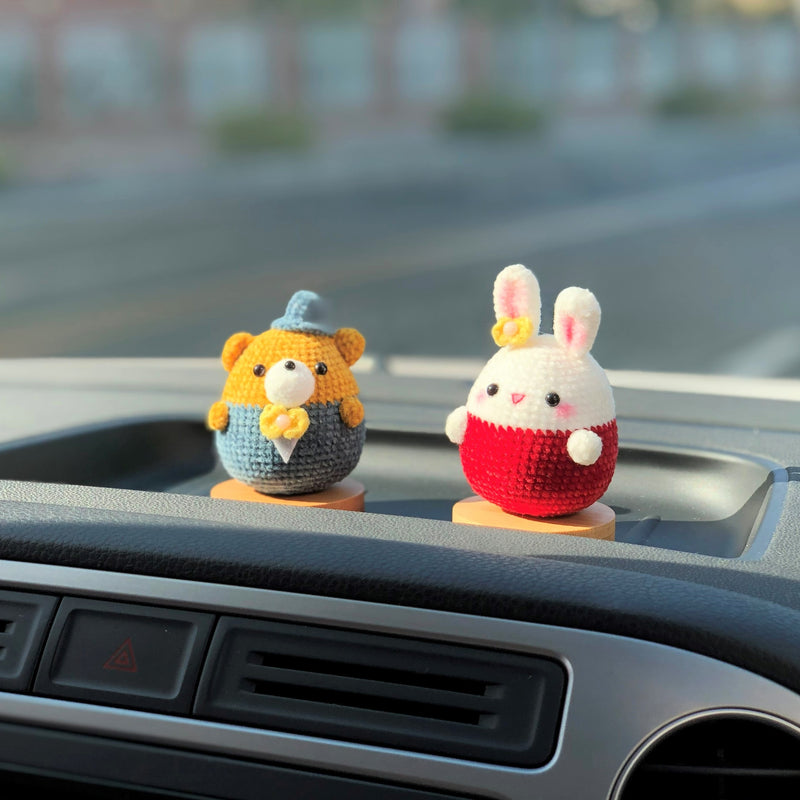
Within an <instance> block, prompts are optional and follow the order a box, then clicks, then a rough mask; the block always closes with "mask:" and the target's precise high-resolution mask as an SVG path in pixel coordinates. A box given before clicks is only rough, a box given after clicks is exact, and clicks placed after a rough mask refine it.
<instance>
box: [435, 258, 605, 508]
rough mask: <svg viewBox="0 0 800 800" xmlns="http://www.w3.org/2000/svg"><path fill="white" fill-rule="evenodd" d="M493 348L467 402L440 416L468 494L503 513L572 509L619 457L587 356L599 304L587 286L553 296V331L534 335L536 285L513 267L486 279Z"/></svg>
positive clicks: (600, 487)
mask: <svg viewBox="0 0 800 800" xmlns="http://www.w3.org/2000/svg"><path fill="white" fill-rule="evenodd" d="M494 310H495V316H496V318H497V323H496V324H495V326H494V327H493V328H492V336H493V338H494V340H495V343H496V344H497V345H498V346H499V347H501V349H500V351H499V352H498V353H496V354H495V355H494V356H493V357H492V358H491V359H489V361H488V362H487V364H486V366H485V367H484V368H483V370H482V371H481V373H480V375H479V376H478V378H477V380H476V381H475V383H474V385H473V386H472V389H471V390H470V392H469V396H468V398H467V404H466V405H465V406H461V407H460V408H457V409H456V410H455V411H453V412H452V413H451V414H450V415H449V416H448V418H447V423H446V426H445V431H446V433H447V436H448V438H449V439H450V441H452V442H453V443H454V444H458V445H459V449H460V455H461V464H462V467H463V469H464V475H465V477H466V478H467V481H468V482H469V484H470V486H471V487H472V488H473V489H474V491H475V492H476V493H477V494H479V495H480V496H481V497H483V498H484V499H485V500H488V501H489V502H490V503H494V504H495V505H497V506H499V507H500V508H501V509H503V511H507V512H509V513H512V514H520V515H524V516H531V517H555V516H561V515H564V514H572V513H574V512H577V511H580V510H581V509H584V508H587V507H588V506H590V505H591V504H592V503H594V502H595V501H596V500H597V499H598V498H599V497H600V496H601V495H602V494H603V493H604V492H605V491H606V489H607V488H608V485H609V483H610V482H611V478H612V476H613V474H614V467H615V465H616V460H617V423H616V418H615V417H616V415H615V411H614V397H613V394H612V392H611V386H610V384H609V382H608V378H607V377H606V374H605V372H604V371H603V369H602V368H601V367H600V365H599V364H598V363H597V362H596V361H595V360H594V358H593V357H592V356H591V355H590V354H589V350H590V349H591V347H592V344H593V343H594V340H595V336H596V335H597V330H598V328H599V326H600V305H599V304H598V302H597V299H596V298H595V296H594V295H593V294H592V293H591V292H590V291H588V290H587V289H580V288H578V287H577V286H572V287H569V288H568V289H564V290H563V291H562V292H561V293H560V294H559V295H558V298H557V299H556V303H555V313H554V324H553V330H554V333H553V335H549V334H540V333H539V323H540V319H541V301H540V295H539V283H538V281H537V280H536V277H535V276H534V275H533V273H532V272H531V271H530V270H528V269H526V268H525V267H523V266H522V265H521V264H515V265H513V266H510V267H506V268H505V269H504V270H503V271H502V272H500V274H499V275H498V276H497V279H496V280H495V284H494Z"/></svg>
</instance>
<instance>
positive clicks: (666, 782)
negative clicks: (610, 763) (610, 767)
mask: <svg viewBox="0 0 800 800" xmlns="http://www.w3.org/2000/svg"><path fill="white" fill-rule="evenodd" d="M615 797H616V798H617V800H658V799H659V798H670V800H676V799H677V800H680V798H693V797H698V798H703V800H740V799H741V800H744V799H745V798H746V800H754V798H762V797H763V798H769V800H783V798H792V800H797V798H800V733H798V731H797V730H796V729H795V728H793V727H792V726H790V725H788V724H787V723H784V722H783V721H781V720H778V719H774V718H772V717H769V716H767V715H762V714H747V712H742V713H740V714H737V713H734V712H731V713H726V714H724V715H714V716H704V717H701V718H697V717H696V718H694V719H691V720H689V721H687V722H685V723H683V724H680V725H678V726H677V727H675V728H673V729H671V730H669V731H668V732H667V733H666V734H665V735H663V736H660V737H658V738H657V739H656V740H655V741H653V742H651V743H649V744H648V745H646V746H645V747H644V748H643V749H642V750H641V751H640V752H639V753H638V754H637V755H636V757H635V758H634V760H633V761H632V763H631V765H630V766H629V767H628V769H627V770H626V773H625V774H624V775H623V778H622V781H621V784H620V791H618V793H617V794H616V795H615Z"/></svg>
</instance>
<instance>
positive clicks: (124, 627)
mask: <svg viewBox="0 0 800 800" xmlns="http://www.w3.org/2000/svg"><path fill="white" fill-rule="evenodd" d="M213 620H214V618H213V617H212V616H211V615H210V614H196V613H193V612H189V611H178V610H174V609H166V608H153V607H150V606H139V605H129V604H126V603H106V602H101V601H94V600H81V599H77V598H65V599H64V600H63V601H62V603H61V606H60V608H59V610H58V614H57V615H56V619H55V622H54V623H53V629H52V632H51V634H50V636H49V637H48V640H47V644H46V646H45V651H44V655H43V656H42V665H41V667H40V668H39V673H38V675H37V676H36V682H35V684H34V692H35V693H36V694H42V695H48V696H51V697H63V698H68V699H70V700H83V701H87V702H91V703H104V704H112V705H116V706H127V707H129V708H141V709H147V710H153V711H166V712H170V713H173V714H174V713H181V712H188V711H189V708H190V704H191V700H192V695H193V694H194V689H195V685H196V683H197V676H198V673H199V670H200V662H201V659H202V656H203V653H204V652H205V647H206V644H207V642H208V637H209V635H210V633H211V626H212V623H213Z"/></svg>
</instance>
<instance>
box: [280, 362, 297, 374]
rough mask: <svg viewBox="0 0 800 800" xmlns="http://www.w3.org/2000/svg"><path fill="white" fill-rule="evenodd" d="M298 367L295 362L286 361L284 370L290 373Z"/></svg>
mask: <svg viewBox="0 0 800 800" xmlns="http://www.w3.org/2000/svg"><path fill="white" fill-rule="evenodd" d="M296 366H297V364H295V363H294V361H284V362H283V368H284V369H288V370H289V371H290V372H291V371H292V370H293V369H294V368H295V367H296Z"/></svg>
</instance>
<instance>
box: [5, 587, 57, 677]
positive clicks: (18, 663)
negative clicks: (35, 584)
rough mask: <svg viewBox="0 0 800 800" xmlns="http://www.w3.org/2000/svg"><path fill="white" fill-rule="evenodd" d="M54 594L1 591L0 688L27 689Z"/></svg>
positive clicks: (53, 605) (51, 611)
mask: <svg viewBox="0 0 800 800" xmlns="http://www.w3.org/2000/svg"><path fill="white" fill-rule="evenodd" d="M55 605H56V598H55V597H44V596H42V595H34V594H25V593H24V592H7V591H0V690H5V691H12V692H13V691H23V690H25V689H27V688H28V684H29V683H30V678H31V673H32V672H33V667H34V664H35V661H36V658H37V657H38V655H39V651H40V650H41V646H42V639H43V638H44V634H45V631H46V628H47V625H48V623H49V621H50V618H51V617H52V615H53V609H54V608H55Z"/></svg>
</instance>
